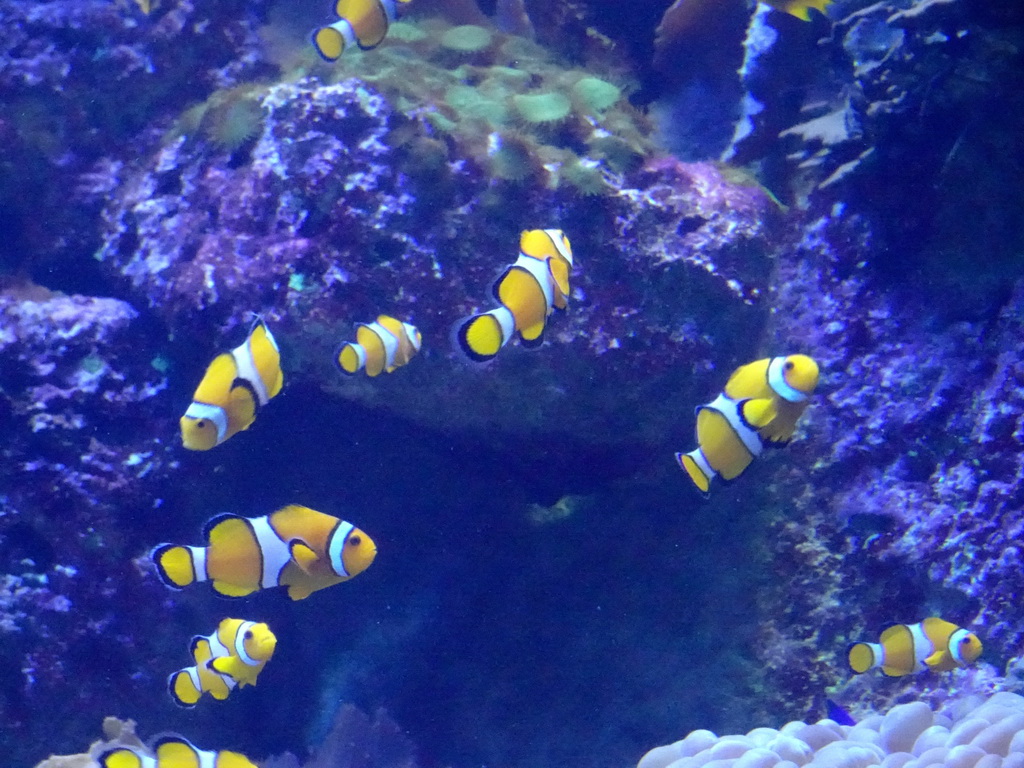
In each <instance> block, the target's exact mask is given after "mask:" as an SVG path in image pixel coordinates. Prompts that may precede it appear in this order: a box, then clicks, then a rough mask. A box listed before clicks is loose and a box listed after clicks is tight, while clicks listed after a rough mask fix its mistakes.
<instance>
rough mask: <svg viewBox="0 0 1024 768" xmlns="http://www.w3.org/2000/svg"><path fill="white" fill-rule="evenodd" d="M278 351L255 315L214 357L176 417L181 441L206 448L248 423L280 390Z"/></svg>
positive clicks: (195, 446) (188, 446) (191, 446)
mask: <svg viewBox="0 0 1024 768" xmlns="http://www.w3.org/2000/svg"><path fill="white" fill-rule="evenodd" d="M283 384H284V374H283V373H282V372H281V353H280V352H279V351H278V348H277V342H276V341H275V340H274V336H273V334H271V333H270V329H269V328H267V324H266V323H264V322H263V321H262V320H257V321H256V324H255V325H254V326H253V328H252V330H251V331H250V332H249V336H248V338H246V340H245V341H244V342H243V343H242V344H241V345H240V346H238V347H235V349H233V350H231V351H230V352H223V353H221V354H219V355H217V356H216V357H215V358H213V361H212V362H211V363H210V364H209V366H207V368H206V373H205V374H204V375H203V380H202V381H200V382H199V386H198V387H196V391H195V394H193V395H192V404H191V405H190V406H189V407H188V409H187V410H186V411H185V415H184V416H182V417H181V442H182V443H183V444H184V446H185V447H186V448H188V449H189V450H192V451H208V450H210V449H211V448H213V447H214V446H217V445H220V444H221V443H223V442H224V441H225V440H227V439H228V438H229V437H231V436H232V435H236V434H238V433H239V432H241V431H242V430H243V429H248V428H249V427H250V426H252V423H253V422H254V421H255V420H256V413H257V411H259V409H260V408H261V407H262V406H264V405H266V404H267V403H268V402H270V398H272V397H274V396H275V395H276V394H277V393H278V392H280V391H281V386H282V385H283Z"/></svg>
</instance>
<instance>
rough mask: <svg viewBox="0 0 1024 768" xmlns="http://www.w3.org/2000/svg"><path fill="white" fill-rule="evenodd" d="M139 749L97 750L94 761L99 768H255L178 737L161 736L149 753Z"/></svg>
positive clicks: (241, 758) (233, 754) (238, 757)
mask: <svg viewBox="0 0 1024 768" xmlns="http://www.w3.org/2000/svg"><path fill="white" fill-rule="evenodd" d="M148 751H149V750H144V749H142V748H140V747H115V748H114V749H106V750H103V751H100V752H99V753H98V754H97V755H96V756H95V760H96V762H97V763H99V765H100V766H101V768H204V767H205V766H211V768H258V766H257V765H256V763H254V762H253V761H252V760H250V759H249V758H247V757H246V756H245V755H241V754H239V753H238V752H228V751H227V750H221V751H219V752H209V751H206V750H202V749H199V748H197V747H196V746H195V745H194V744H192V743H191V742H190V741H188V740H186V739H183V738H181V737H180V736H164V737H163V738H159V739H157V740H156V741H155V742H153V747H152V754H147V752H148Z"/></svg>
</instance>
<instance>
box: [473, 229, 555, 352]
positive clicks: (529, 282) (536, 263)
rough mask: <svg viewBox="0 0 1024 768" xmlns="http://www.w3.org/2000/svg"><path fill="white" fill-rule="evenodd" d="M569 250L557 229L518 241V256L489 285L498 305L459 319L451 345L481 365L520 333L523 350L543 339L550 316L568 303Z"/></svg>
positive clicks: (526, 234)
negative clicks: (454, 342)
mask: <svg viewBox="0 0 1024 768" xmlns="http://www.w3.org/2000/svg"><path fill="white" fill-rule="evenodd" d="M572 268H573V256H572V246H571V245H570V244H569V238H568V237H566V236H565V233H563V232H562V230H560V229H531V230H528V231H526V232H523V233H522V235H521V236H520V238H519V258H518V259H517V260H516V262H515V263H514V264H512V265H510V266H509V267H508V268H507V269H506V270H505V271H504V272H503V273H502V274H501V276H500V277H499V278H498V279H497V280H495V282H494V286H493V289H492V290H493V293H494V298H496V299H497V300H498V301H499V302H500V303H501V306H500V307H498V308H497V309H492V310H490V311H489V312H482V313H480V314H478V315H472V316H471V317H468V318H466V319H464V320H460V321H459V322H458V323H456V325H455V330H454V337H455V341H456V343H457V345H458V347H459V349H461V350H462V352H463V353H464V354H465V355H466V356H467V357H468V358H469V359H470V360H473V361H475V362H478V363H483V362H486V361H488V360H490V359H491V358H493V357H494V356H495V355H496V354H498V350H500V349H501V348H502V347H503V346H505V345H506V344H507V343H508V342H509V340H510V339H511V338H512V336H513V335H515V334H516V333H519V336H520V338H521V339H522V343H523V346H525V347H531V348H532V347H538V346H540V344H541V343H542V342H543V341H544V328H545V326H546V325H547V319H548V316H549V315H551V313H552V312H553V311H554V310H555V309H565V308H566V306H568V303H569V273H570V271H571V270H572Z"/></svg>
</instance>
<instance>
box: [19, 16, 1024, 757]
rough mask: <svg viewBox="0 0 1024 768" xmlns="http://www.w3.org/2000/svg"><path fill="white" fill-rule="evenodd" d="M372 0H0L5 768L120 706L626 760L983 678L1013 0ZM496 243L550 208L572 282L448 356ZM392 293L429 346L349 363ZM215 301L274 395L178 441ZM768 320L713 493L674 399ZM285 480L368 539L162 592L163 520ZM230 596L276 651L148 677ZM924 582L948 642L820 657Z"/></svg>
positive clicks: (229, 739)
mask: <svg viewBox="0 0 1024 768" xmlns="http://www.w3.org/2000/svg"><path fill="white" fill-rule="evenodd" d="M790 10H793V9H792V8H790ZM400 11H401V13H402V18H401V21H400V23H398V24H395V25H393V26H392V28H391V29H390V31H389V34H388V36H387V38H386V39H385V40H384V42H383V43H381V45H380V46H379V47H376V48H374V49H373V50H367V51H362V52H347V53H346V54H345V55H344V56H343V57H342V58H341V60H339V61H338V62H337V63H334V64H327V63H325V62H321V61H319V60H318V59H317V57H316V54H315V52H314V51H313V48H312V46H311V45H310V43H309V32H310V30H312V29H313V28H315V27H317V26H320V25H323V24H327V23H331V22H333V21H334V20H335V18H336V16H335V14H334V9H333V8H332V7H331V5H330V4H329V3H326V4H325V3H321V2H313V1H312V0H302V1H301V2H296V3H290V4H289V3H284V2H280V0H250V1H249V2H241V0H153V3H152V6H151V7H150V5H149V3H143V2H134V1H129V0H123V1H121V0H78V1H77V2H69V1H68V0H46V1H43V0H0V140H2V143H3V147H4V150H3V152H2V153H0V229H2V232H3V237H0V428H2V433H0V434H2V435H3V438H4V439H3V440H2V442H0V450H2V452H3V453H2V456H3V458H2V462H0V634H2V638H0V659H2V662H3V663H2V664H0V751H2V753H3V754H4V755H5V757H4V764H5V765H9V766H26V767H28V766H33V765H36V764H37V763H38V762H39V761H41V760H43V759H44V758H46V757H47V756H49V755H51V754H56V755H74V754H78V753H84V752H85V751H86V750H87V749H88V748H89V745H90V744H91V743H92V742H94V741H95V740H97V739H100V738H101V737H102V736H103V731H102V730H101V722H102V720H103V718H104V717H106V716H114V717H117V718H121V719H132V720H134V721H136V723H137V731H138V733H139V734H140V735H142V736H143V737H144V738H148V737H150V736H152V735H155V734H157V733H161V732H167V731H172V732H176V733H180V734H182V735H183V736H185V737H187V738H189V739H191V740H192V741H194V742H195V743H196V744H197V745H198V746H200V747H202V748H203V749H235V750H239V751H242V752H245V753H246V754H247V755H249V756H251V757H252V758H253V759H254V760H257V761H260V762H261V764H263V765H265V766H269V765H292V766H295V765H306V766H314V767H315V768H329V767H330V766H342V765H344V766H350V765H351V766H366V767H367V768H372V767H373V766H378V767H383V766H412V765H419V766H427V767H429V766H452V767H453V768H464V767H467V766H509V767H515V768H519V767H521V768H539V767H540V766H561V765H569V764H574V765H586V766H595V767H603V766H616V767H617V766H628V765H634V764H636V762H637V761H638V760H639V759H640V757H641V756H642V755H643V754H644V753H645V752H646V751H647V750H649V749H651V748H652V747H655V746H657V745H661V744H667V743H669V742H672V741H674V740H676V739H680V738H682V737H683V736H684V735H686V733H687V732H689V731H692V730H694V729H698V728H707V729H711V730H714V731H715V732H716V733H733V732H745V731H748V730H750V729H751V728H754V727H755V726H759V725H767V726H772V727H778V726H780V725H781V724H782V723H784V722H786V721H790V720H806V721H808V722H813V721H814V720H817V719H818V718H820V717H823V716H824V714H825V711H826V710H825V706H826V704H825V700H826V698H832V699H834V700H836V701H838V702H839V703H841V704H842V705H843V706H844V707H846V708H847V709H849V710H850V712H851V713H853V715H854V716H855V717H856V718H858V719H860V718H866V717H868V716H869V715H870V713H871V712H873V711H879V712H880V711H884V710H886V709H887V708H888V707H890V706H891V705H893V704H896V703H907V702H914V701H919V700H921V701H925V702H928V703H929V704H930V705H934V706H939V705H940V704H942V703H944V702H947V701H953V700H956V699H958V698H962V697H965V696H968V695H970V694H976V693H989V692H991V691H995V690H999V691H1019V690H1020V688H1021V687H1022V685H1021V671H1020V670H1021V666H1020V663H1019V656H1020V653H1021V651H1020V648H1021V642H1022V639H1024V624H1022V619H1024V610H1022V608H1021V601H1020V595H1021V594H1022V590H1024V576H1022V573H1024V569H1022V568H1021V557H1020V545H1019V544H1018V541H1019V539H1020V537H1021V534H1022V532H1024V515H1022V512H1021V509H1022V503H1024V485H1022V472H1024V461H1022V455H1024V454H1022V450H1021V448H1022V442H1024V416H1022V414H1024V408H1022V406H1024V397H1022V395H1021V392H1022V391H1024V387H1022V384H1024V362H1022V361H1024V342H1022V338H1024V336H1022V330H1024V320H1022V317H1024V315H1022V310H1024V281H1022V278H1024V269H1022V267H1024V263H1022V253H1024V237H1022V235H1024V228H1022V226H1021V216H1020V212H1021V210H1022V205H1021V204H1022V190H1024V184H1022V182H1024V149H1022V144H1021V140H1020V125H1021V118H1022V115H1024V108H1022V107H1024V105H1022V95H1021V92H1020V89H1019V88H1018V87H1017V85H1016V82H1017V80H1016V78H1017V73H1019V72H1020V71H1021V65H1022V63H1024V62H1022V45H1024V11H1022V9H1021V8H1020V7H1018V6H1017V5H1016V4H1013V3H998V2H995V1H994V0H993V1H992V2H985V0H893V1H892V2H888V1H886V0H883V2H881V3H869V2H860V1H859V0H836V2H834V3H831V4H826V6H825V8H824V13H819V12H818V10H811V11H810V13H809V20H807V21H804V20H802V19H799V18H797V17H796V16H794V15H793V14H792V13H787V12H786V8H785V3H783V2H781V0H780V2H779V3H777V4H776V3H773V4H772V6H767V5H757V6H754V5H748V4H747V3H744V2H729V3H725V2H719V3H714V2H707V1H706V0H681V1H680V2H679V3H676V4H674V5H671V7H670V4H669V3H667V2H652V3H646V4H643V5H642V6H636V5H634V4H631V3H626V2H615V1H614V0H603V1H602V0H558V1H557V2H529V1H527V2H511V1H507V2H506V1H505V0H500V1H499V2H494V3H486V2H481V3H480V4H479V5H477V4H475V3H472V2H469V1H468V0H465V1H463V2H457V1H456V0H413V2H411V3H409V4H408V7H405V6H403V7H402V8H401V9H400ZM531 228H560V229H562V230H564V231H565V232H566V234H567V235H568V236H569V237H570V238H571V240H572V246H573V253H574V256H575V260H576V268H575V269H574V271H573V274H572V292H571V296H570V297H569V307H568V309H567V311H566V312H564V313H557V314H556V315H555V316H554V317H553V319H552V320H551V323H550V328H549V329H548V331H547V333H546V337H545V342H544V344H543V345H542V346H541V347H540V348H539V349H537V350H526V349H524V348H523V347H522V345H520V344H519V343H518V342H515V341H514V342H512V343H510V344H509V345H508V346H507V347H506V348H504V349H502V350H501V352H500V353H499V354H498V356H497V357H496V359H495V360H494V361H493V362H491V363H489V364H487V365H485V366H479V365H473V364H471V363H469V362H467V361H465V360H463V359H462V357H461V356H460V354H459V352H458V351H457V350H456V349H454V348H453V347H452V345H451V342H450V331H451V328H452V325H453V323H455V322H456V321H458V320H459V319H460V318H464V317H466V316H468V315H470V314H472V313H474V312H477V311H484V310H487V309H490V308H491V307H492V306H493V304H494V302H493V300H492V297H491V293H490V285H491V282H492V281H493V280H494V278H495V277H496V276H498V275H499V274H500V273H501V271H502V269H503V268H504V267H505V266H506V265H508V264H510V263H511V262H513V261H514V260H515V258H516V254H517V248H518V240H519V233H520V231H521V230H523V229H531ZM382 312H386V313H389V314H394V315H395V316H397V317H400V318H402V319H408V320H409V321H410V322H414V323H415V324H416V325H417V326H418V327H419V328H420V330H421V331H422V333H423V336H424V345H423V350H422V352H421V353H420V354H419V355H417V356H416V357H415V358H414V359H413V360H411V361H410V363H409V364H408V365H407V366H404V367H402V368H400V369H398V370H396V371H395V372H393V373H391V374H386V375H382V376H380V377H377V378H373V379H371V378H368V377H366V376H363V375H358V376H354V377H350V378H346V377H343V376H342V375H341V374H340V373H339V372H338V370H337V369H336V367H335V365H334V362H333V359H332V357H333V351H334V350H335V349H336V347H337V346H338V344H339V343H341V342H343V341H346V340H350V339H351V338H352V336H353V329H354V324H355V323H358V322H369V321H371V320H372V319H373V318H374V317H376V316H377V314H379V313H382ZM252 313H260V314H261V315H262V316H263V317H264V318H265V319H266V321H267V323H268V324H269V326H270V327H271V328H272V329H273V332H274V334H275V336H276V338H277V339H278V341H279V343H280V347H281V355H282V367H283V370H284V375H285V387H284V390H283V391H282V393H281V394H280V395H279V396H277V397H276V398H274V399H273V401H272V402H270V403H269V404H267V406H266V407H265V408H264V409H262V410H261V412H260V414H259V416H258V418H257V420H256V422H255V423H254V424H253V426H252V427H251V428H250V429H248V430H247V431H245V432H243V433H241V434H239V435H237V436H235V437H233V438H231V439H230V440H229V441H227V442H226V443H224V444H223V445H221V446H218V447H216V448H215V449H213V450H212V451H209V452H201V453H200V452H189V451H186V450H185V449H184V448H182V447H181V444H180V437H179V431H178V419H179V417H180V416H181V414H182V413H183V412H184V410H185V408H186V407H187V406H188V404H189V402H190V401H191V397H192V393H193V391H194V389H195V387H196V385H197V384H198V382H199V381H200V379H201V378H202V376H203V373H204V370H205V368H206V365H207V364H208V363H209V361H210V360H211V359H212V357H213V356H214V355H215V354H217V353H218V352H221V351H224V350H228V349H231V348H233V347H235V346H237V345H238V344H240V343H241V342H242V340H243V339H244V338H245V334H246V333H247V331H248V329H249V327H250V324H251V322H252ZM796 352H800V353H804V354H808V355H811V356H813V357H814V358H815V359H816V360H817V361H818V364H819V366H820V368H821V372H822V376H821V381H820V383H819V386H818V389H817V391H816V393H815V395H814V396H813V398H812V400H811V404H810V406H809V408H808V410H807V412H806V413H805V415H804V416H803V418H802V419H801V421H800V423H799V427H798V431H797V434H796V436H795V439H794V440H793V441H792V443H791V444H789V445H788V446H786V447H784V448H781V449H778V450H771V451H766V453H765V454H764V455H763V456H762V457H761V458H759V459H758V460H757V461H756V462H754V463H753V464H752V465H751V467H750V468H749V469H747V470H746V471H745V472H744V473H743V474H742V475H741V476H740V477H739V478H737V479H736V480H735V481H733V482H731V483H728V484H725V483H719V482H716V483H715V485H714V487H713V488H712V492H711V494H710V498H709V499H707V500H704V499H702V498H701V497H700V495H699V494H697V493H696V492H695V491H694V489H693V487H692V484H691V483H690V481H689V480H688V479H687V477H686V475H685V474H684V473H682V472H680V471H679V469H678V467H677V465H676V464H675V461H674V460H673V455H674V453H675V452H676V451H688V450H690V449H692V448H693V447H694V444H695V441H694V408H695V406H698V405H700V404H703V403H707V402H709V401H710V400H712V399H713V398H714V397H715V396H716V395H717V393H718V392H719V391H721V389H722V387H723V386H724V384H725V381H726V380H727V378H728V376H729V374H730V372H732V371H733V370H734V369H735V368H736V367H737V366H739V365H741V364H744V363H747V362H750V361H752V360H756V359H759V358H763V357H768V356H774V355H784V354H791V353H796ZM289 503H299V504H304V505H308V506H310V507H313V508H314V509H318V510H321V511H323V512H326V513H328V514H332V515H336V516H340V517H342V518H344V519H346V520H350V521H352V522H353V523H355V524H356V525H358V526H359V527H361V528H362V529H364V530H365V531H367V532H368V533H369V534H370V535H371V536H372V537H373V539H374V540H375V541H376V543H377V546H378V549H379V554H378V556H377V559H376V561H375V563H374V564H373V565H372V567H371V568H370V569H368V570H367V571H366V573H364V574H362V575H360V576H358V577H357V578H356V579H354V580H352V581H351V583H345V584H341V585H338V586H335V587H331V588H330V589H328V590H324V591H322V592H318V593H315V594H314V595H312V596H311V597H310V598H308V599H307V600H305V601H301V602H295V603H293V602H291V601H290V600H288V598H287V597H286V596H285V595H284V594H283V593H282V592H281V591H280V590H266V591H263V592H260V593H258V594H256V595H254V596H252V597H250V598H246V599H244V600H237V601H226V600H222V599H219V598H216V597H215V596H214V595H213V594H211V592H210V590H208V589H205V588H203V586H202V585H199V586H194V587H192V588H190V589H187V590H184V591H181V592H172V591H170V590H168V589H166V588H165V587H164V586H163V585H162V584H160V582H159V581H158V579H157V578H156V574H155V571H154V569H153V567H152V564H151V563H150V562H149V559H148V552H149V551H150V549H151V548H152V547H153V546H155V545H156V544H159V543H161V542H175V543H182V544H200V543H202V542H201V531H202V527H203V524H204V522H205V521H206V520H207V519H209V518H210V517H212V516H213V515H216V514H220V513H224V512H230V513H235V514H241V515H246V516H259V515H264V514H268V513H270V512H271V511H273V510H274V509H276V508H278V507H279V506H282V505H284V504H289ZM228 615H236V616H239V617H244V618H251V619H255V620H261V621H266V622H268V623H269V624H270V626H271V627H272V628H273V629H274V631H275V633H276V634H277V637H278V646H277V649H276V652H275V655H274V658H273V659H272V660H271V662H270V663H269V664H268V665H267V668H266V670H265V671H264V672H263V673H262V674H261V676H260V678H259V682H258V684H257V685H256V686H255V687H253V688H246V689H244V690H239V691H236V692H234V693H233V694H232V695H231V697H230V698H229V699H228V700H227V701H226V702H223V703H221V702H213V701H207V700H204V701H202V702H200V704H199V705H198V706H197V707H196V708H195V709H193V710H182V709H179V708H178V707H176V706H175V705H174V704H173V703H172V701H171V700H170V698H169V697H168V695H167V692H166V677H167V675H168V674H170V673H171V672H173V671H175V670H177V669H179V668H181V667H183V666H185V665H187V664H189V663H190V660H189V656H188V642H189V639H190V638H191V637H192V636H193V635H195V634H208V633H210V632H211V631H213V629H214V627H215V626H216V624H217V622H218V621H219V620H220V619H221V618H223V617H225V616H228ZM929 615H941V616H942V617H943V618H945V619H947V620H949V621H952V622H955V623H957V624H959V625H961V626H964V627H967V628H970V629H971V630H972V631H975V632H977V633H978V634H979V636H980V637H982V640H983V642H984V645H985V652H984V655H983V656H982V658H981V660H980V661H979V663H977V664H976V665H974V666H972V667H971V668H969V669H964V670H957V671H954V672H950V673H945V674H941V675H939V674H919V675H909V676H906V677H901V678H888V677H885V676H883V675H881V674H866V675H862V676H858V677H854V676H853V675H852V674H851V673H850V671H849V669H848V667H847V665H846V659H845V654H846V647H847V645H848V644H849V643H850V642H855V641H858V640H874V639H876V638H877V635H878V633H879V632H880V630H881V629H882V628H883V627H884V626H885V625H887V624H889V623H892V622H916V621H919V620H920V619H922V618H924V617H926V616H929ZM352 707H354V708H355V709H353V708H352ZM359 713H364V714H362V715H360V714H359ZM332 728H335V729H336V730H335V731H334V733H335V737H334V738H333V739H332V738H331V737H330V736H329V734H330V733H331V732H332ZM338 734H341V735H338ZM108 735H109V734H108ZM355 744H357V745H358V747H355V746H353V745H355ZM285 753H290V754H291V755H293V756H294V758H287V757H277V758H274V759H271V757H272V756H281V755H284V754H285ZM289 760H291V762H289ZM80 764H85V765H88V764H89V762H88V760H84V761H83V762H80Z"/></svg>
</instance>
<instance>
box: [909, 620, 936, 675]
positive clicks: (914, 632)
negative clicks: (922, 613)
mask: <svg viewBox="0 0 1024 768" xmlns="http://www.w3.org/2000/svg"><path fill="white" fill-rule="evenodd" d="M907 628H908V629H909V630H910V637H911V642H913V644H914V661H915V662H916V663H917V664H918V666H920V667H921V668H922V669H923V668H926V667H927V666H928V665H927V664H925V663H924V660H925V659H927V658H928V657H929V656H931V655H932V654H933V653H935V643H933V642H932V641H931V638H930V637H928V635H926V634H925V632H924V627H923V626H921V622H918V623H917V624H908V625H907Z"/></svg>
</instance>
